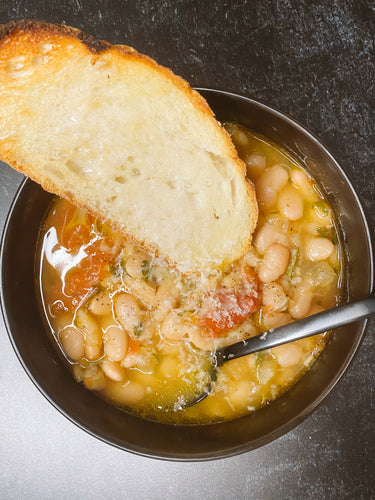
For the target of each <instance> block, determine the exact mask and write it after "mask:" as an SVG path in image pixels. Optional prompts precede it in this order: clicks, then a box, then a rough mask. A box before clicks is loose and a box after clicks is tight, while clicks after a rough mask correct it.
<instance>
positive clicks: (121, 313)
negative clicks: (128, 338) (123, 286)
mask: <svg viewBox="0 0 375 500" xmlns="http://www.w3.org/2000/svg"><path fill="white" fill-rule="evenodd" d="M114 304H115V313H116V318H117V319H118V321H119V323H120V324H121V326H122V327H123V329H124V330H125V331H126V332H128V333H129V334H130V335H134V328H135V327H136V326H137V325H138V324H139V322H140V321H141V320H142V310H141V307H140V304H139V301H138V300H137V299H136V298H135V297H134V295H131V294H130V293H121V294H119V295H116V297H115V299H114Z"/></svg>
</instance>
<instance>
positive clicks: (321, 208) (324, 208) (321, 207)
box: [312, 200, 329, 217]
mask: <svg viewBox="0 0 375 500" xmlns="http://www.w3.org/2000/svg"><path fill="white" fill-rule="evenodd" d="M312 207H313V209H314V210H315V211H316V212H317V213H318V215H320V216H321V217H324V216H326V215H328V213H329V208H328V205H327V203H326V202H325V201H323V200H318V201H315V202H314V203H313V204H312Z"/></svg>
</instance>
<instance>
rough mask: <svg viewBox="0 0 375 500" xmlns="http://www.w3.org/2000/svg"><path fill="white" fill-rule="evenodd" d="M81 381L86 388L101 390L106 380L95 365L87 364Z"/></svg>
mask: <svg viewBox="0 0 375 500" xmlns="http://www.w3.org/2000/svg"><path fill="white" fill-rule="evenodd" d="M83 383H84V384H85V386H86V387H87V389H91V390H94V391H101V390H102V389H104V387H105V386H106V383H107V382H106V378H105V376H104V373H103V372H102V370H101V369H100V368H99V367H98V366H97V365H89V366H88V367H87V368H86V369H85V371H84V374H83Z"/></svg>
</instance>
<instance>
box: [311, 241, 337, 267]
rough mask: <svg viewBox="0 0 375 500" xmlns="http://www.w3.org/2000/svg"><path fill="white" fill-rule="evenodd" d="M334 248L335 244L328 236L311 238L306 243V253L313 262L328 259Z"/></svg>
mask: <svg viewBox="0 0 375 500" xmlns="http://www.w3.org/2000/svg"><path fill="white" fill-rule="evenodd" d="M334 250H335V245H334V244H333V243H332V241H330V240H329V239H327V238H309V239H308V240H307V242H306V245H305V255H306V257H307V258H308V259H309V260H311V261H313V262H317V261H321V260H326V259H328V258H329V257H330V256H331V255H332V254H333V252H334Z"/></svg>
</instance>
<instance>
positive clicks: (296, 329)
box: [183, 294, 375, 408]
mask: <svg viewBox="0 0 375 500" xmlns="http://www.w3.org/2000/svg"><path fill="white" fill-rule="evenodd" d="M372 314H375V294H372V295H369V296H368V297H366V298H365V299H362V300H359V301H358V302H352V303H349V304H345V305H343V306H339V307H334V308H333V309H328V310H326V311H323V312H321V313H318V314H314V315H312V316H308V317H307V318H304V319H301V320H299V321H294V322H293V323H289V324H288V325H285V326H281V327H279V328H275V329H272V330H268V331H267V332H264V333H262V334H261V335H257V336H256V337H251V338H249V339H247V340H242V341H241V342H237V343H236V344H231V345H228V346H226V347H223V348H221V349H217V350H216V352H215V353H214V356H213V360H214V363H213V365H212V371H211V374H210V375H211V377H210V382H209V384H208V385H207V387H206V388H205V389H204V391H203V392H202V393H201V394H199V396H197V397H194V398H192V399H190V400H188V401H186V403H185V405H183V407H184V408H187V407H190V406H193V405H195V404H197V403H199V402H200V401H202V400H203V399H205V398H206V397H207V396H208V395H209V394H210V392H211V391H212V389H213V387H214V383H215V381H216V378H217V369H218V368H220V367H221V366H222V365H223V364H224V363H226V362H227V361H230V360H232V359H236V358H241V357H242V356H246V355H248V354H252V353H254V352H258V351H263V350H265V349H271V348H272V347H277V346H279V345H282V344H287V343H288V342H293V341H294V340H300V339H304V338H306V337H311V336H312V335H317V334H318V333H322V332H326V331H329V330H332V329H333V328H337V327H339V326H342V325H346V324H348V323H353V322H354V321H358V320H361V319H364V318H367V317H368V316H371V315H372Z"/></svg>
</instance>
